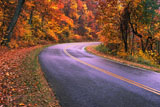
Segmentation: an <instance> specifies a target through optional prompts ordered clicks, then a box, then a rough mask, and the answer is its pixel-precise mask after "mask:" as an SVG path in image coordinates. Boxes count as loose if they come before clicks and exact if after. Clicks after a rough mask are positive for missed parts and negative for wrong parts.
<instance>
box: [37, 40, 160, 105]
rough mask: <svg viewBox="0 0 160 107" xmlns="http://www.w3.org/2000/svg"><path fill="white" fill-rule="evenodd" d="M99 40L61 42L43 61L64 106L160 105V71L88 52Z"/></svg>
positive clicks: (51, 83)
mask: <svg viewBox="0 0 160 107" xmlns="http://www.w3.org/2000/svg"><path fill="white" fill-rule="evenodd" d="M95 44H99V43H98V42H88V43H87V42H84V43H66V44H58V45H54V46H51V47H48V48H46V49H44V50H43V51H42V52H41V53H40V55H39V62H40V64H41V67H42V70H43V72H44V74H45V77H46V79H47V81H48V83H49V85H50V86H51V88H52V89H53V90H54V92H55V93H56V96H57V98H58V100H59V101H60V104H61V106H62V107H160V73H156V72H153V71H148V70H143V69H140V68H135V67H131V66H127V65H123V64H120V63H117V62H114V61H110V60H107V59H104V58H101V57H98V56H96V55H93V54H90V53H87V52H86V51H85V49H84V47H86V46H89V45H95Z"/></svg>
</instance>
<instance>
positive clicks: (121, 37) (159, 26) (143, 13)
mask: <svg viewBox="0 0 160 107" xmlns="http://www.w3.org/2000/svg"><path fill="white" fill-rule="evenodd" d="M159 7H160V5H159V3H158V0H99V6H98V18H97V20H98V23H99V24H100V31H99V32H98V35H99V39H100V41H102V42H103V45H101V46H99V48H101V50H102V51H105V52H107V53H109V54H112V55H117V56H120V57H122V58H125V59H128V60H131V61H135V62H142V63H144V64H147V65H154V64H158V65H159V63H160V41H159V40H160V38H159V36H160V35H159V34H160V14H159V13H160V11H159Z"/></svg>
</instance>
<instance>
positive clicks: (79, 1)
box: [0, 0, 97, 48]
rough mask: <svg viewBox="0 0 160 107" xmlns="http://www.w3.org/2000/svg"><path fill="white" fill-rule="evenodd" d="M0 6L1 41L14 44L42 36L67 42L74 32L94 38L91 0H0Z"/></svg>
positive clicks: (36, 40) (39, 39)
mask: <svg viewBox="0 0 160 107" xmlns="http://www.w3.org/2000/svg"><path fill="white" fill-rule="evenodd" d="M0 6H1V7H0V43H1V45H7V46H8V47H10V48H17V47H21V46H23V47H25V46H33V45H36V44H41V42H42V41H43V40H47V41H53V42H54V43H55V42H70V41H74V40H72V38H74V39H75V38H77V36H76V37H74V36H75V35H79V36H80V37H81V38H83V40H92V39H94V38H96V32H97V24H96V21H95V14H96V13H95V12H94V10H95V9H96V8H95V7H96V4H95V2H94V1H93V0H86V1H83V0H0ZM20 6H21V8H20ZM17 16H18V17H17ZM16 19H17V21H16ZM77 39H78V38H77ZM76 41H81V40H76Z"/></svg>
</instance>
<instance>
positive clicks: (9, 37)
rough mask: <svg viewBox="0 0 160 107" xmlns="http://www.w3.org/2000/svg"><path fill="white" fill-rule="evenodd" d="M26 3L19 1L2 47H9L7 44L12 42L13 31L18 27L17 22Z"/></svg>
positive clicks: (22, 0) (23, 0)
mask: <svg viewBox="0 0 160 107" xmlns="http://www.w3.org/2000/svg"><path fill="white" fill-rule="evenodd" d="M24 2H25V0H18V5H17V7H16V10H15V13H14V16H13V18H12V20H11V22H10V24H9V26H8V28H7V32H6V36H5V37H4V40H3V41H2V43H1V45H7V43H8V42H10V39H11V36H12V32H13V29H14V27H15V25H16V22H17V20H18V17H19V15H20V13H21V10H22V7H23V4H24Z"/></svg>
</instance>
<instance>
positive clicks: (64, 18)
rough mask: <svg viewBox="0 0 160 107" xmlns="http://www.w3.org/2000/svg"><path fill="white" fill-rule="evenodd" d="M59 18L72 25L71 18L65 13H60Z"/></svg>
mask: <svg viewBox="0 0 160 107" xmlns="http://www.w3.org/2000/svg"><path fill="white" fill-rule="evenodd" d="M61 20H62V21H64V22H66V23H68V24H69V25H70V26H71V27H73V26H74V22H73V20H72V19H71V18H69V17H67V16H65V15H61Z"/></svg>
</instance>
